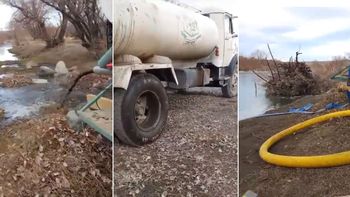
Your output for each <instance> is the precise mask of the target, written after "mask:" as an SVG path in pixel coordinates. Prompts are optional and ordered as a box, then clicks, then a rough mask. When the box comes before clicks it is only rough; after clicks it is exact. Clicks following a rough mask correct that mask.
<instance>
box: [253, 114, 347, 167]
mask: <svg viewBox="0 0 350 197" xmlns="http://www.w3.org/2000/svg"><path fill="white" fill-rule="evenodd" d="M346 116H350V110H345V111H339V112H333V113H329V114H326V115H322V116H318V117H315V118H312V119H310V120H307V121H305V122H302V123H299V124H296V125H294V126H292V127H290V128H288V129H285V130H283V131H281V132H279V133H277V134H275V135H273V136H272V137H270V138H269V139H268V140H266V141H265V142H264V143H263V144H262V145H261V147H260V151H259V154H260V157H261V158H262V159H263V160H264V161H266V162H268V163H270V164H274V165H278V166H285V167H297V168H322V167H334V166H341V165H346V164H350V151H346V152H341V153H335V154H328V155H319V156H286V155H278V154H272V153H270V152H268V150H269V148H270V147H271V146H272V145H274V144H275V143H276V142H278V141H279V140H281V139H282V138H284V137H286V136H288V135H291V134H293V133H296V132H298V131H300V130H301V129H304V128H306V127H309V126H312V125H314V124H317V123H321V122H324V121H327V120H329V119H332V118H339V117H346ZM349 130H350V128H349Z"/></svg>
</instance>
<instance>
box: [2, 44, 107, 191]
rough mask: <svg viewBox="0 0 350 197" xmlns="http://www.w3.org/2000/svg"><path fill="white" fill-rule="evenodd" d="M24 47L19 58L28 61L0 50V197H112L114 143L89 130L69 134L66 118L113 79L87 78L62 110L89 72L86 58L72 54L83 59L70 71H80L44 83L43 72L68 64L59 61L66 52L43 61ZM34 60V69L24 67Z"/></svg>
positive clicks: (48, 77) (49, 52) (50, 53)
mask: <svg viewBox="0 0 350 197" xmlns="http://www.w3.org/2000/svg"><path fill="white" fill-rule="evenodd" d="M70 45H73V46H74V47H77V46H80V45H79V43H76V44H74V43H70ZM20 46H21V47H22V48H21V50H18V51H19V52H18V54H19V55H18V57H23V56H26V59H25V60H23V59H20V60H17V58H16V57H15V56H14V55H12V54H10V53H9V52H8V49H10V48H11V45H9V44H6V45H0V131H1V132H0V175H1V176H0V196H4V194H6V196H59V195H60V196H62V195H64V196H111V195H112V194H111V193H112V191H111V189H110V188H111V187H112V183H111V182H112V181H111V180H112V177H111V176H112V173H111V170H112V150H111V143H110V142H109V141H108V140H106V139H104V138H103V137H101V135H99V134H98V133H97V132H96V131H94V130H93V129H91V128H89V127H82V128H79V129H73V128H71V127H70V126H69V125H68V124H67V118H66V114H67V111H68V110H69V109H72V108H74V109H77V108H79V106H81V105H82V104H84V103H86V95H87V94H96V93H97V92H99V91H100V90H101V89H103V88H104V87H105V86H106V83H107V81H108V80H110V79H109V78H108V76H100V75H97V74H90V75H88V76H85V77H84V78H83V79H82V80H81V82H80V83H78V84H77V86H76V87H75V88H74V90H73V92H72V94H71V95H70V96H69V97H68V99H67V103H66V105H65V106H64V107H63V108H62V107H61V105H60V104H61V101H63V97H65V96H66V93H67V91H68V88H69V87H70V85H71V84H72V81H74V79H75V77H76V75H78V74H79V72H81V70H84V69H83V68H86V67H87V66H86V65H87V63H86V61H85V59H84V58H85V57H81V56H79V55H76V54H74V53H73V52H72V53H71V54H73V55H74V57H79V58H76V60H75V62H76V64H72V63H71V64H66V65H70V67H72V66H73V65H74V66H76V69H72V70H71V72H69V73H68V74H67V75H62V76H58V75H54V74H53V75H45V77H44V76H43V75H41V74H40V73H42V72H41V71H43V69H41V68H40V66H46V68H47V69H46V70H50V69H54V68H55V65H56V63H57V61H60V60H67V59H65V57H64V56H62V57H61V56H60V55H58V54H62V53H64V52H66V48H64V47H62V46H61V47H57V48H54V49H51V50H46V51H45V52H42V51H41V50H37V52H36V53H34V54H36V55H40V56H41V57H45V58H46V59H44V58H42V59H44V60H42V59H38V58H37V59H36V58H34V57H33V55H23V54H24V52H26V51H33V50H32V47H31V46H32V44H24V45H20ZM17 47H18V46H17ZM76 51H79V50H76ZM43 53H44V54H43ZM51 57H55V58H56V59H52V58H51ZM33 59H35V60H36V62H35V64H33V66H24V65H25V64H26V62H28V61H33ZM47 60H51V61H47ZM71 62H73V61H71ZM73 63H74V62H73ZM94 64H96V63H94ZM70 67H68V68H70ZM1 183H6V184H1Z"/></svg>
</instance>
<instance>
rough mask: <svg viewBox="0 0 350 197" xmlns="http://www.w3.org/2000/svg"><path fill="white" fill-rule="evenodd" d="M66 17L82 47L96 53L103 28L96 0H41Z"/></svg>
mask: <svg viewBox="0 0 350 197" xmlns="http://www.w3.org/2000/svg"><path fill="white" fill-rule="evenodd" d="M41 1H42V2H43V3H44V4H46V5H48V6H50V7H52V8H54V9H56V10H57V11H59V12H60V13H61V14H62V15H63V16H65V17H67V19H68V20H69V22H70V23H71V24H72V25H73V26H74V28H75V30H76V33H77V36H78V37H79V38H80V39H81V40H82V45H83V46H84V47H85V48H88V49H89V50H92V51H96V50H97V49H98V47H99V46H98V43H99V41H100V40H101V39H102V38H103V35H104V34H103V30H104V26H103V25H101V24H103V19H102V17H101V14H100V9H99V7H98V5H97V0H75V1H70V0H41Z"/></svg>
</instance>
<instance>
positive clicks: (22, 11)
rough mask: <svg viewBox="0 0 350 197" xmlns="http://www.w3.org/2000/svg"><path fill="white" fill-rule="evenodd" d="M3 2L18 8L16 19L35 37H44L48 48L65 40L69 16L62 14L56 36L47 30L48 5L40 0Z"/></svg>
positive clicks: (8, 0)
mask: <svg viewBox="0 0 350 197" xmlns="http://www.w3.org/2000/svg"><path fill="white" fill-rule="evenodd" d="M1 2H2V3H4V4H6V5H8V6H11V7H13V8H16V9H17V12H16V13H15V14H14V16H13V17H14V18H13V19H14V20H15V21H16V22H17V23H20V24H23V26H24V27H25V28H26V29H27V30H28V31H29V33H30V34H31V36H32V37H33V38H34V39H38V38H40V39H43V40H44V41H46V46H47V47H48V48H51V47H54V46H56V45H58V44H60V43H62V42H63V41H64V35H65V31H66V28H67V22H68V20H67V18H66V17H65V16H63V15H62V21H61V26H60V27H59V28H58V29H57V31H56V33H55V35H54V36H50V35H49V33H48V31H47V27H46V26H47V25H46V23H47V20H48V17H47V16H48V13H49V9H48V7H47V6H46V5H45V4H43V3H42V2H41V1H40V0H1Z"/></svg>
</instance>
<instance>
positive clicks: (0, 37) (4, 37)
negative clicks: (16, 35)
mask: <svg viewBox="0 0 350 197" xmlns="http://www.w3.org/2000/svg"><path fill="white" fill-rule="evenodd" d="M11 34H12V32H9V31H0V44H3V43H4V42H6V41H8V40H11V39H12V35H11Z"/></svg>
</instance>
